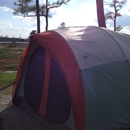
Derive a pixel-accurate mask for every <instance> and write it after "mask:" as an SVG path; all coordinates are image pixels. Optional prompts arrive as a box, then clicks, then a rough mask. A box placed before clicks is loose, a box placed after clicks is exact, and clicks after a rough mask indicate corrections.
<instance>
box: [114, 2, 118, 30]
mask: <svg viewBox="0 0 130 130" xmlns="http://www.w3.org/2000/svg"><path fill="white" fill-rule="evenodd" d="M114 10H115V16H114V31H116V17H117V10H116V5H115V4H114Z"/></svg>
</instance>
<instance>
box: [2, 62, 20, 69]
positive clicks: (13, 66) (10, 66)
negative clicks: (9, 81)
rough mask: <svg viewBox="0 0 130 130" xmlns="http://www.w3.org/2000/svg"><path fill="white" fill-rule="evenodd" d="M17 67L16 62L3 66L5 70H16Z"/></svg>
mask: <svg viewBox="0 0 130 130" xmlns="http://www.w3.org/2000/svg"><path fill="white" fill-rule="evenodd" d="M17 68H18V63H12V64H10V65H7V66H4V69H6V70H16V69H17Z"/></svg>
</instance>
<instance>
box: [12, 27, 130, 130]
mask: <svg viewBox="0 0 130 130" xmlns="http://www.w3.org/2000/svg"><path fill="white" fill-rule="evenodd" d="M129 48H130V37H129V36H125V35H123V34H119V33H116V32H113V31H111V30H108V29H105V28H100V27H94V26H88V27H68V28H62V29H57V30H50V31H46V32H43V33H39V34H35V35H33V36H32V37H31V39H30V43H29V45H28V47H27V48H26V50H25V51H24V53H23V55H22V58H21V60H20V64H19V68H18V72H17V76H16V80H15V84H14V88H13V103H14V105H17V106H19V107H20V106H21V104H22V103H23V101H26V102H27V103H28V105H29V106H30V107H31V108H32V109H33V110H34V111H36V112H37V113H39V114H40V115H42V116H43V117H44V118H45V119H47V120H48V121H49V122H51V123H53V124H66V125H67V127H68V129H72V130H95V129H107V128H108V129H118V128H127V127H128V126H129V125H130V123H128V118H129V117H130V111H129V110H130V80H129V78H130V65H129V60H130V49H129ZM124 123H125V124H126V125H124Z"/></svg>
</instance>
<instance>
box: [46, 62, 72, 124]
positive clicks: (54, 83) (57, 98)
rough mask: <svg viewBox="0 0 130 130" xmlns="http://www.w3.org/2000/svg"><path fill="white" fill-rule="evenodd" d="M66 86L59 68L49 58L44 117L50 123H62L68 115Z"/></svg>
mask: <svg viewBox="0 0 130 130" xmlns="http://www.w3.org/2000/svg"><path fill="white" fill-rule="evenodd" d="M70 109H71V103H70V96H69V92H68V86H67V83H66V80H65V78H64V75H63V73H62V71H61V69H60V68H59V67H58V65H57V64H56V62H55V61H54V60H53V59H52V60H51V68H50V83H49V91H48V101H47V108H46V118H47V119H48V120H49V121H51V122H52V123H56V124H57V123H59V124H60V123H64V122H65V121H67V120H68V118H69V115H70Z"/></svg>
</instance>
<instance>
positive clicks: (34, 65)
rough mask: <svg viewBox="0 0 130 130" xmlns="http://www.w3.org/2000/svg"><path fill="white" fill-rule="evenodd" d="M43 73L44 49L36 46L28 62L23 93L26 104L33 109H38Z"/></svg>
mask: <svg viewBox="0 0 130 130" xmlns="http://www.w3.org/2000/svg"><path fill="white" fill-rule="evenodd" d="M44 73H45V50H44V49H43V48H42V47H39V48H37V49H36V50H35V51H34V52H33V54H32V56H31V58H30V60H29V63H28V67H27V72H26V77H25V85H24V93H25V98H26V100H27V102H28V104H29V105H30V106H31V107H32V109H34V110H35V111H38V110H39V107H40V102H41V98H42V91H43V85H44V82H43V79H44V75H45V74H44Z"/></svg>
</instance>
